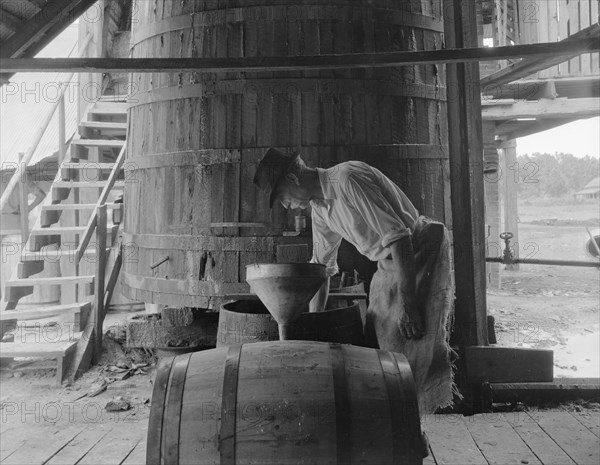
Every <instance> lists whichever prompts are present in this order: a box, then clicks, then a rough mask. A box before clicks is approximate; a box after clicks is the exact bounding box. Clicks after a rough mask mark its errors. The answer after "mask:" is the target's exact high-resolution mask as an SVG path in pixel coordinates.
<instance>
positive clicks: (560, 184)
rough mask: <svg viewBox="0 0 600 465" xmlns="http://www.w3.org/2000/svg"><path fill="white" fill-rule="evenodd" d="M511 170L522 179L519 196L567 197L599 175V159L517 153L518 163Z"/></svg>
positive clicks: (564, 154)
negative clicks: (518, 154)
mask: <svg viewBox="0 0 600 465" xmlns="http://www.w3.org/2000/svg"><path fill="white" fill-rule="evenodd" d="M508 169H509V173H510V172H512V173H511V174H509V175H513V176H515V177H517V179H518V180H519V183H518V191H519V197H520V198H528V197H565V196H571V195H573V194H574V193H575V192H577V191H579V190H581V189H583V187H584V186H585V185H586V184H587V183H589V182H590V181H591V180H592V179H594V178H597V177H598V176H600V160H599V159H598V158H594V157H591V156H589V155H586V156H585V157H583V158H578V157H576V156H574V155H572V154H570V153H562V152H561V153H555V154H554V155H552V154H549V153H537V152H536V153H534V154H531V155H530V154H526V155H520V156H518V157H517V163H516V166H513V167H508Z"/></svg>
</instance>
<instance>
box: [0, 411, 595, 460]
mask: <svg viewBox="0 0 600 465" xmlns="http://www.w3.org/2000/svg"><path fill="white" fill-rule="evenodd" d="M599 419H600V412H591V411H585V412H571V413H570V412H565V411H531V412H514V413H493V414H482V415H474V416H471V417H463V416H461V415H427V416H425V417H423V419H422V422H421V427H422V429H423V431H425V432H426V433H427V436H428V438H429V444H430V451H431V453H430V455H429V457H427V458H425V459H424V461H423V463H424V465H488V464H502V465H505V464H511V463H514V464H529V465H541V464H543V465H588V464H593V465H597V464H598V463H600V438H599V437H598V429H599V428H598V423H599ZM23 431H24V430H23V429H18V428H10V427H8V428H6V427H5V428H4V429H3V430H2V431H1V435H2V440H1V441H0V463H2V465H5V464H6V465H11V464H15V465H24V464H43V465H59V464H60V465H90V464H92V465H97V464H102V465H144V464H145V463H146V435H147V422H146V421H137V422H129V421H114V422H111V423H107V424H104V425H102V424H89V423H88V424H86V425H79V426H78V425H75V424H73V425H69V426H67V427H66V428H60V427H58V425H57V426H54V427H52V428H51V429H49V428H48V427H46V428H44V427H42V426H41V425H38V424H32V425H30V427H29V425H28V428H27V429H26V430H25V433H23Z"/></svg>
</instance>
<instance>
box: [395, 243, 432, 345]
mask: <svg viewBox="0 0 600 465" xmlns="http://www.w3.org/2000/svg"><path fill="white" fill-rule="evenodd" d="M389 247H390V249H391V251H392V261H393V266H394V273H395V275H396V276H397V282H398V292H399V293H400V296H401V297H402V299H401V301H402V302H403V304H404V309H403V310H404V311H403V312H402V318H401V319H400V321H399V322H398V324H399V326H400V331H402V333H403V334H404V336H405V337H407V338H409V339H413V338H414V339H419V338H421V337H423V335H424V334H425V331H424V325H423V315H422V314H421V308H420V305H419V302H417V296H416V267H415V255H414V251H413V247H412V240H411V237H410V236H405V237H403V238H401V239H399V240H397V241H395V242H392V243H391V244H390V246H389Z"/></svg>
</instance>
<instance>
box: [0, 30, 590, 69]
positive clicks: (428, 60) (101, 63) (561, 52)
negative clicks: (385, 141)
mask: <svg viewBox="0 0 600 465" xmlns="http://www.w3.org/2000/svg"><path fill="white" fill-rule="evenodd" d="M590 51H600V35H598V37H594V38H591V39H590V38H588V39H582V40H576V41H575V40H574V41H569V42H552V43H543V44H529V45H511V46H506V47H473V48H454V49H444V50H422V51H401V52H383V53H354V54H347V55H318V56H293V57H242V58H20V59H19V58H5V57H4V56H3V55H2V58H0V70H2V72H76V73H77V72H79V73H89V72H95V73H101V72H138V73H140V72H151V73H156V72H178V71H195V72H205V73H217V72H244V71H297V70H311V69H351V68H377V67H386V66H407V65H411V66H412V65H424V64H438V63H462V62H476V61H490V60H499V59H506V58H517V57H526V56H540V55H552V56H555V57H556V56H563V57H564V60H567V59H569V58H572V57H573V56H575V55H579V54H582V53H586V52H590Z"/></svg>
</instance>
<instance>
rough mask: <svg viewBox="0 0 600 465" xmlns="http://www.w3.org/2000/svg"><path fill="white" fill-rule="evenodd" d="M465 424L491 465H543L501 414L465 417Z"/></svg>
mask: <svg viewBox="0 0 600 465" xmlns="http://www.w3.org/2000/svg"><path fill="white" fill-rule="evenodd" d="M464 420H465V424H466V426H467V429H468V430H469V432H470V433H471V436H472V437H473V439H474V440H475V443H476V444H477V447H478V448H479V450H481V453H482V454H483V456H484V457H485V459H486V460H487V461H488V463H489V464H490V465H507V464H513V463H514V464H524V463H527V464H529V465H541V464H542V462H540V461H539V459H538V458H537V457H536V456H535V454H534V453H533V452H532V450H531V449H530V448H529V447H528V446H527V444H526V443H525V442H524V441H523V439H521V437H519V435H518V434H517V433H516V432H515V430H514V429H513V428H512V426H511V425H510V424H509V423H508V422H507V421H506V420H505V419H504V417H503V416H502V414H500V413H491V414H482V415H474V416H472V417H465V419H464Z"/></svg>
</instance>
